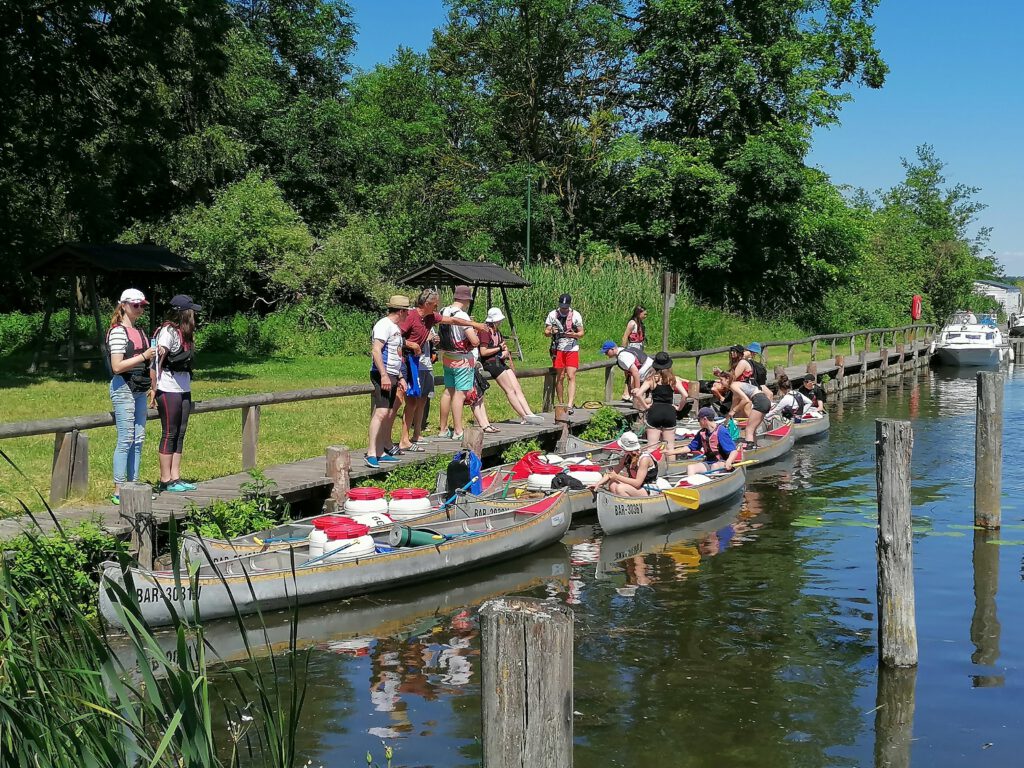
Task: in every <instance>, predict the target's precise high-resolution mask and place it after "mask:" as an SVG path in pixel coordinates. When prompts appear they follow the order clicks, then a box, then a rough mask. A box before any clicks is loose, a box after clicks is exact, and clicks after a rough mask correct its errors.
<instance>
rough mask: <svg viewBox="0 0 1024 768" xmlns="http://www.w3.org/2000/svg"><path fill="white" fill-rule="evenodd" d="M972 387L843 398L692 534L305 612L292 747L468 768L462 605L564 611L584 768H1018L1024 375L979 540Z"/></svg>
mask: <svg viewBox="0 0 1024 768" xmlns="http://www.w3.org/2000/svg"><path fill="white" fill-rule="evenodd" d="M974 386H975V385H974V378H973V376H970V375H967V374H964V375H963V376H958V375H957V374H956V372H950V371H933V372H927V373H924V374H922V376H921V378H919V379H917V380H916V381H915V382H913V383H909V382H908V383H905V384H903V385H902V386H895V385H893V386H889V387H887V388H881V387H878V386H876V387H875V388H873V389H868V390H867V391H866V392H864V393H863V394H862V393H857V394H853V395H848V397H847V399H846V400H845V401H844V402H843V403H842V404H836V405H835V406H834V407H833V411H832V431H831V434H830V435H828V436H827V437H826V438H824V439H821V440H819V441H817V442H814V443H804V444H798V446H797V448H796V450H795V452H794V453H793V455H792V456H791V457H789V458H788V459H786V460H784V461H782V462H780V463H778V464H777V465H773V466H771V467H765V468H762V469H759V470H757V471H756V472H753V473H751V478H750V482H749V484H748V487H747V491H746V493H745V496H744V498H743V500H742V502H737V503H736V504H734V505H733V506H732V507H731V508H726V509H721V510H719V511H718V512H716V513H714V514H713V515H705V516H703V517H701V518H698V519H696V520H691V521H689V522H687V524H686V525H676V526H672V527H668V528H659V529H653V530H647V531H639V532H637V533H636V534H635V535H628V534H627V535H620V536H616V537H602V536H601V535H600V532H599V531H595V530H594V527H593V526H592V525H587V524H582V525H577V526H575V527H574V529H573V530H572V531H571V532H570V534H569V536H568V537H567V538H566V545H565V546H564V547H563V546H556V547H554V548H552V549H549V550H547V551H545V552H542V553H538V554H536V555H534V556H531V557H529V558H526V559H524V560H522V561H517V562H515V563H511V564H507V565H505V566H503V567H500V568H493V569H489V570H486V571H478V572H475V573H473V574H469V575H467V576H466V577H464V578H461V579H458V580H454V581H451V582H449V583H448V584H444V585H438V586H434V587H427V588H424V589H422V590H419V591H410V592H406V593H403V594H402V595H401V596H378V597H376V598H374V599H372V600H369V599H368V600H358V601H350V602H349V603H346V604H345V605H344V606H342V607H339V608H334V609H324V608H314V609H312V610H309V611H305V612H304V613H303V616H302V621H301V622H300V628H299V634H300V637H301V638H302V640H303V642H304V643H305V644H307V645H313V646H314V650H313V652H312V659H311V663H310V675H309V688H308V693H307V700H306V706H305V717H304V728H303V733H302V744H301V749H302V752H303V753H304V755H305V757H308V758H310V759H312V760H313V762H314V764H321V763H322V764H324V765H330V766H336V765H365V758H364V755H365V753H366V752H367V750H370V751H371V752H373V753H374V755H375V756H376V757H377V758H378V759H381V758H382V753H383V749H382V747H381V742H382V741H385V742H387V743H389V744H391V745H392V746H393V748H394V751H395V760H394V765H396V766H437V767H438V768H440V767H441V766H445V767H447V766H470V765H476V764H478V762H479V756H480V750H479V746H478V742H477V737H478V735H479V731H480V698H479V696H480V689H479V684H480V675H479V672H480V663H479V648H480V643H479V632H478V624H477V621H476V618H475V608H476V607H477V606H478V605H479V603H480V602H481V601H483V600H485V599H487V598H489V597H493V596H496V595H500V594H511V593H515V594H523V595H530V596H536V597H546V598H549V599H551V600H557V601H560V602H567V603H569V604H571V605H572V606H573V607H574V609H575V612H576V657H575V675H576V677H575V709H576V711H577V713H578V714H577V717H576V723H575V734H576V750H575V764H576V765H577V766H582V767H583V768H587V767H589V766H602V767H603V766H644V767H645V768H657V767H660V766H691V765H694V766H696V765H700V766H704V765H707V766H737V765H750V766H754V765H756V766H769V765H770V766H831V765H838V766H864V765H881V764H883V763H884V760H883V759H882V753H884V755H887V756H888V757H887V758H886V759H889V758H893V759H895V762H894V763H893V764H900V762H899V761H900V760H901V759H905V758H906V753H907V751H908V750H909V752H910V755H909V757H910V759H911V760H912V762H913V763H914V764H915V765H921V766H973V765H984V766H1020V765H1022V764H1024V611H1022V608H1024V562H1022V555H1024V502H1021V501H1020V498H1021V491H1022V486H1024V471H1022V470H1021V467H1020V463H1019V460H1018V459H1019V457H1020V456H1021V455H1022V454H1024V437H1022V431H1021V429H1020V427H1021V425H1022V422H1024V370H1021V369H1018V370H1017V371H1016V372H1015V373H1013V374H1011V378H1010V379H1009V380H1008V382H1007V389H1006V401H1005V402H1006V413H1005V428H1006V437H1005V443H1004V455H1005V456H1006V457H1007V461H1006V462H1005V465H1004V471H1003V491H1004V504H1003V523H1004V527H1003V530H1002V532H1001V533H1000V534H997V535H995V536H986V535H984V534H981V533H976V532H975V531H974V530H972V528H971V522H972V509H971V507H972V499H973V496H972V493H973V491H972V483H973V447H974V436H973V422H974ZM883 416H885V417H894V418H906V417H908V416H909V417H911V418H912V419H913V423H914V436H915V445H914V461H913V477H914V481H913V482H914V499H913V500H914V527H915V532H916V535H915V546H914V557H915V562H914V566H915V567H914V570H915V579H916V589H917V622H918V640H919V648H920V666H919V667H918V669H917V672H916V674H914V673H911V674H910V675H908V676H902V677H900V678H899V679H894V677H893V676H891V675H888V676H884V679H883V680H882V681H881V682H882V683H883V684H884V685H885V686H887V690H889V691H890V692H891V695H893V696H895V697H896V698H897V699H900V700H902V701H903V702H904V705H912V706H913V723H912V727H913V739H912V741H909V745H907V742H906V741H903V742H901V739H900V733H901V732H900V729H899V725H898V724H895V723H896V721H898V719H899V718H898V717H896V716H895V715H896V712H895V709H894V707H893V705H892V704H889V705H887V706H884V707H882V708H881V709H876V706H877V703H878V701H877V700H876V697H877V695H878V688H879V683H880V680H879V675H878V670H877V665H876V645H875V643H876V638H875V634H876V616H875V581H876V570H875V568H876V565H875V550H874V547H875V528H874V521H875V518H876V510H875V498H874V493H875V481H874V446H873V441H874V419H876V418H878V417H883ZM275 631H278V632H283V625H282V626H279V627H278V628H277V629H276V630H275ZM285 637H286V635H285ZM213 639H214V642H215V644H216V643H217V638H216V637H214V638H213ZM222 642H223V643H224V645H223V647H224V648H225V650H226V651H230V641H229V640H223V641H222ZM901 743H902V744H904V746H903V747H901V746H900V744H901ZM876 749H877V750H880V754H879V757H878V758H876ZM887 750H888V751H887Z"/></svg>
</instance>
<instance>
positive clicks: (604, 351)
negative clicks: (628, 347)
mask: <svg viewBox="0 0 1024 768" xmlns="http://www.w3.org/2000/svg"><path fill="white" fill-rule="evenodd" d="M616 346H617V345H616V344H615V342H614V341H612V340H611V339H608V341H606V342H605V343H604V344H602V345H601V354H604V355H607V354H608V350H609V349H615V347H616Z"/></svg>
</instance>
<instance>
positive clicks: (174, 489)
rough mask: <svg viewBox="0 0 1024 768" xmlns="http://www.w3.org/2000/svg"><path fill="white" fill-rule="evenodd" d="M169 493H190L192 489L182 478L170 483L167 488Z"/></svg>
mask: <svg viewBox="0 0 1024 768" xmlns="http://www.w3.org/2000/svg"><path fill="white" fill-rule="evenodd" d="M164 490H166V491H167V492H168V493H188V491H189V490H190V489H189V487H188V484H187V483H183V482H181V481H180V480H175V481H174V482H173V483H170V484H168V486H167V488H165V489H164Z"/></svg>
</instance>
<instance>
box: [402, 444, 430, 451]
mask: <svg viewBox="0 0 1024 768" xmlns="http://www.w3.org/2000/svg"><path fill="white" fill-rule="evenodd" d="M402 450H403V451H409V453H425V452H426V450H427V449H426V448H424V447H423V446H422V445H420V444H419V443H413V444H412V445H410V446H409V447H408V448H403V449H402Z"/></svg>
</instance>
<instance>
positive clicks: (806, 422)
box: [793, 411, 831, 440]
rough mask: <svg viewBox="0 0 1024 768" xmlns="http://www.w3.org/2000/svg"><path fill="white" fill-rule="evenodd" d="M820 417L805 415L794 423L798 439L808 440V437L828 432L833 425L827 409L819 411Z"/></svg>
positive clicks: (794, 430)
mask: <svg viewBox="0 0 1024 768" xmlns="http://www.w3.org/2000/svg"><path fill="white" fill-rule="evenodd" d="M819 413H820V414H821V416H820V417H818V418H815V417H808V416H803V417H801V418H800V419H798V420H797V421H795V422H794V423H793V432H794V433H795V434H796V439H797V440H806V439H807V438H808V437H813V436H814V435H820V434H822V433H824V432H828V430H829V427H830V426H831V424H830V422H829V418H828V412H827V411H819Z"/></svg>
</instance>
